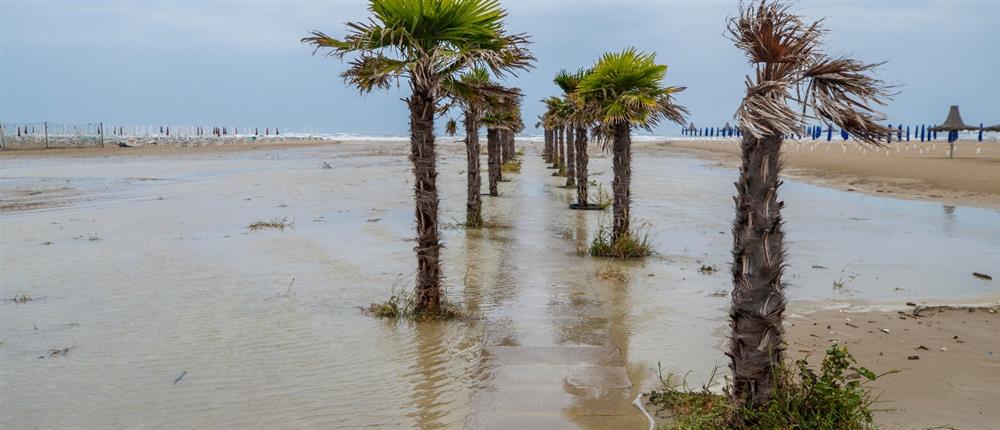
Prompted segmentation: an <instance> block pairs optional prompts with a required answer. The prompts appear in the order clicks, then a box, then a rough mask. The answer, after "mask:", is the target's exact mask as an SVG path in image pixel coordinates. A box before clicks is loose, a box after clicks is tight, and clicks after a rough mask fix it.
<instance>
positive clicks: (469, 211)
mask: <svg viewBox="0 0 1000 430" xmlns="http://www.w3.org/2000/svg"><path fill="white" fill-rule="evenodd" d="M465 153H466V157H467V159H468V166H467V167H466V169H465V171H466V175H467V176H468V179H469V181H468V193H467V198H466V202H465V223H466V224H467V225H470V226H479V225H482V224H483V201H482V196H481V193H482V191H481V188H482V179H481V177H480V175H479V118H478V114H476V113H475V112H466V113H465Z"/></svg>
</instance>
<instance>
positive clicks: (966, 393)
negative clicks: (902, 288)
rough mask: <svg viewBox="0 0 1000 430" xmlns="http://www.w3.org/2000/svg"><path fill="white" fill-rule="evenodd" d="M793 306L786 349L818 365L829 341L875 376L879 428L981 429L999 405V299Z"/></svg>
mask: <svg viewBox="0 0 1000 430" xmlns="http://www.w3.org/2000/svg"><path fill="white" fill-rule="evenodd" d="M892 308H893V309H888V310H886V309H884V308H880V307H873V306H847V307H842V308H839V309H825V310H815V311H809V310H808V309H807V308H806V307H799V308H793V309H791V310H790V312H789V314H790V317H789V318H787V319H786V320H785V328H786V330H787V342H788V349H787V352H788V354H789V356H790V357H792V358H794V359H801V358H804V357H806V356H809V358H810V364H813V365H818V364H819V361H820V360H822V356H823V352H824V351H825V349H826V348H827V347H828V346H830V345H831V344H838V345H842V346H846V347H847V349H848V351H850V352H851V354H853V355H854V357H855V358H856V359H857V360H858V362H859V363H860V364H861V365H863V366H866V367H868V368H869V369H871V370H872V371H873V372H875V373H878V374H881V373H886V372H890V371H898V373H894V374H888V375H885V376H884V377H882V378H880V379H878V380H877V381H875V382H874V383H872V384H871V386H872V387H873V388H874V389H875V392H876V393H877V394H879V395H880V399H881V400H880V401H879V402H878V403H877V405H876V409H878V410H880V412H878V414H877V416H878V422H879V424H880V425H882V426H883V428H885V429H915V428H957V429H988V428H993V427H994V426H995V425H996V418H997V416H996V413H997V411H996V405H997V404H1000V388H998V387H1000V360H998V358H997V356H998V355H1000V341H998V339H997V328H998V327H1000V301H994V302H993V305H991V306H986V307H965V306H956V307H950V306H946V307H940V308H938V307H916V306H896V307H892Z"/></svg>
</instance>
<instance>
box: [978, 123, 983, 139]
mask: <svg viewBox="0 0 1000 430" xmlns="http://www.w3.org/2000/svg"><path fill="white" fill-rule="evenodd" d="M979 141H980V142H982V141H983V123H979Z"/></svg>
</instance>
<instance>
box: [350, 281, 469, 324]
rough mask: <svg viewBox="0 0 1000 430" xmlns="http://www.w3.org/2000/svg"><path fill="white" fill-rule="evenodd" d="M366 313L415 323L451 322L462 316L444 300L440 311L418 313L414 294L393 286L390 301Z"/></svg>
mask: <svg viewBox="0 0 1000 430" xmlns="http://www.w3.org/2000/svg"><path fill="white" fill-rule="evenodd" d="M366 311H367V313H368V314H370V315H371V316H373V317H375V318H386V319H407V320H413V321H426V320H449V319H453V318H457V317H459V316H461V313H460V312H459V310H458V308H457V307H455V306H453V305H451V304H450V303H448V302H447V301H445V300H444V299H443V298H442V300H441V307H440V309H439V310H437V311H425V312H417V311H416V300H415V299H414V296H413V293H411V292H407V291H405V290H404V289H402V288H397V286H393V288H392V293H391V294H390V295H389V298H388V299H386V300H385V301H382V302H378V303H372V304H371V305H370V306H368V309H366Z"/></svg>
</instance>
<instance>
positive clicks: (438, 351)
mask: <svg viewBox="0 0 1000 430" xmlns="http://www.w3.org/2000/svg"><path fill="white" fill-rule="evenodd" d="M444 328H445V326H444V324H442V323H441V322H422V323H417V324H414V326H413V329H414V339H413V340H414V342H415V346H416V351H415V354H416V357H415V358H416V360H415V364H414V366H413V367H412V369H413V372H411V373H410V374H409V375H408V377H409V379H410V382H411V383H412V384H413V391H412V393H413V394H412V398H411V399H410V402H411V404H410V406H412V407H413V408H414V409H416V411H415V412H412V413H410V414H409V415H408V416H409V417H411V418H413V419H415V420H416V427H417V428H419V429H438V428H444V427H445V426H446V425H447V423H446V422H442V419H443V418H445V416H446V415H447V412H448V401H447V399H443V398H442V397H444V396H445V395H446V394H447V393H446V392H445V389H446V388H447V386H448V385H449V384H450V383H451V378H449V377H447V376H448V375H447V373H448V372H449V370H451V367H450V366H453V365H454V364H455V363H452V362H451V361H452V357H450V355H451V354H450V353H451V352H450V351H448V347H447V345H446V342H445V336H444V333H443V329H444ZM452 389H453V388H452Z"/></svg>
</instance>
